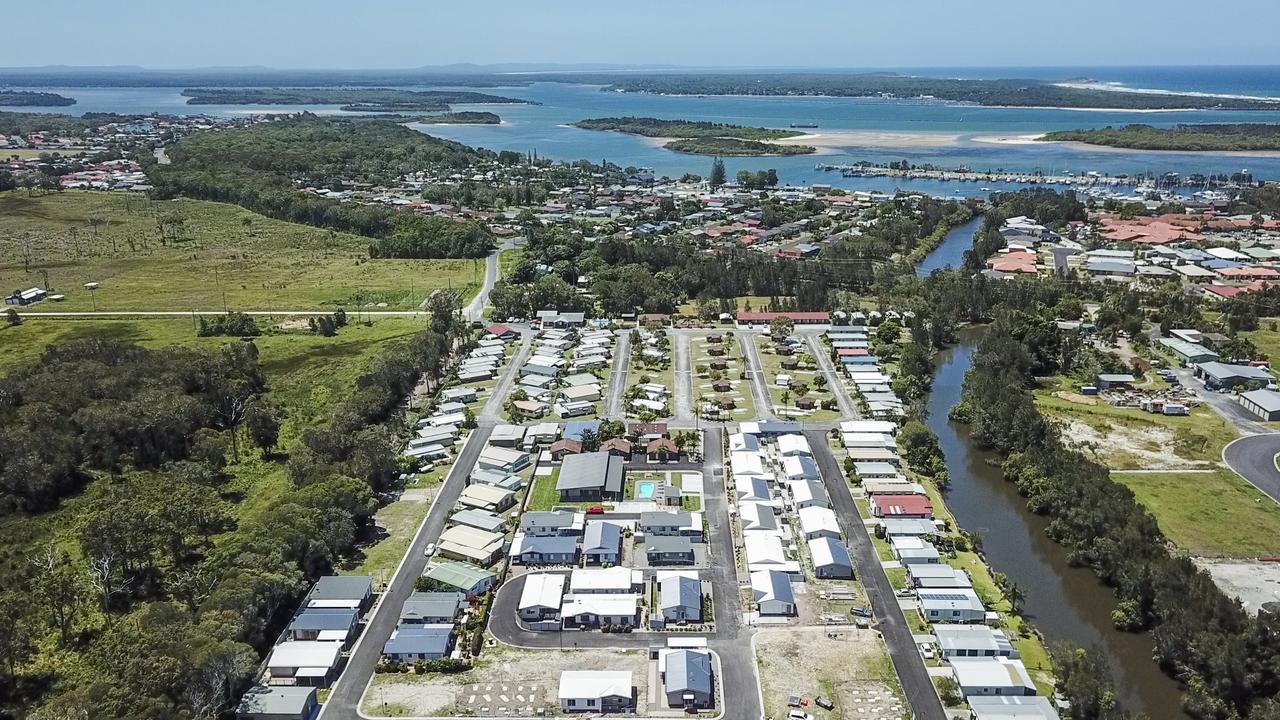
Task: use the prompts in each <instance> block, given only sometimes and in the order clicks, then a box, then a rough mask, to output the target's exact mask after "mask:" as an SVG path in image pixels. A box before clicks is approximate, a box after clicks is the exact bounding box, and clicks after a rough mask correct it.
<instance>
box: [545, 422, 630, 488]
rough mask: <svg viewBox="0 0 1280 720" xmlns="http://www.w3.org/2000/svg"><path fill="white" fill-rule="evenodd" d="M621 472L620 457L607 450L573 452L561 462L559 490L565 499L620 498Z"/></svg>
mask: <svg viewBox="0 0 1280 720" xmlns="http://www.w3.org/2000/svg"><path fill="white" fill-rule="evenodd" d="M566 435H567V433H566ZM622 476H623V462H622V458H620V457H617V456H614V455H610V454H609V453H607V452H591V453H583V454H581V455H570V456H567V457H566V458H565V459H564V463H563V464H562V465H561V466H560V476H559V477H558V478H556V490H557V491H558V492H559V494H560V499H561V500H562V501H564V502H584V501H588V502H589V501H593V500H597V501H598V500H621V499H622V479H623V477H622Z"/></svg>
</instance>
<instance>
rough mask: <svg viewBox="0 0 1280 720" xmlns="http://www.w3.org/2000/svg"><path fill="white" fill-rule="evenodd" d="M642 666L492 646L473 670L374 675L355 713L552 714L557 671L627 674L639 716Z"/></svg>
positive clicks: (625, 655)
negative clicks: (447, 673) (447, 672)
mask: <svg viewBox="0 0 1280 720" xmlns="http://www.w3.org/2000/svg"><path fill="white" fill-rule="evenodd" d="M648 668H649V660H648V657H647V656H646V655H645V653H643V652H640V651H622V650H522V649H517V648H512V647H508V646H505V645H497V646H495V647H491V648H487V649H486V650H485V651H484V652H483V653H481V656H480V660H479V662H478V663H477V664H476V667H475V668H473V669H471V670H469V671H467V672H464V673H458V674H456V675H441V674H434V675H412V674H400V673H397V674H378V675H375V676H374V678H373V683H372V684H371V685H370V686H369V689H368V690H367V691H366V692H365V696H364V700H363V701H362V703H361V707H360V709H361V710H362V711H363V712H364V714H366V715H371V716H382V717H421V716H426V715H431V716H441V715H444V716H449V715H466V716H481V717H502V716H512V717H533V716H534V715H535V714H536V713H537V712H538V711H539V710H541V709H544V708H545V709H554V710H555V711H556V712H557V714H558V712H559V708H560V706H559V703H558V701H557V699H556V698H557V693H558V691H559V687H560V672H561V671H562V670H630V671H631V678H632V682H633V683H634V685H635V688H636V697H637V699H638V703H637V710H638V714H640V715H645V714H647V709H648V707H649V703H648V693H649V688H648V685H649V681H648V679H649V672H648Z"/></svg>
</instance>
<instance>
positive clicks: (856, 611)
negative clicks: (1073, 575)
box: [849, 607, 871, 618]
mask: <svg viewBox="0 0 1280 720" xmlns="http://www.w3.org/2000/svg"><path fill="white" fill-rule="evenodd" d="M849 614H850V615H855V616H857V617H864V618H869V617H871V608H865V607H856V608H850V609H849Z"/></svg>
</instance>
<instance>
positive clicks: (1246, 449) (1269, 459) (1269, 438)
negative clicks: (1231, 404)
mask: <svg viewBox="0 0 1280 720" xmlns="http://www.w3.org/2000/svg"><path fill="white" fill-rule="evenodd" d="M1277 453H1280V433H1266V434H1264V435H1246V436H1245V437H1242V438H1239V439H1238V440H1234V441H1232V442H1231V443H1229V444H1228V445H1227V446H1226V447H1225V448H1223V449H1222V460H1223V461H1224V462H1225V463H1226V464H1227V466H1228V467H1230V468H1231V469H1232V470H1234V471H1236V473H1237V474H1239V475H1240V477H1242V478H1244V479H1245V480H1248V481H1249V482H1250V483H1251V484H1252V485H1253V486H1254V487H1256V488H1258V489H1259V490H1261V491H1262V492H1263V493H1264V494H1265V495H1266V496H1267V497H1269V498H1271V499H1272V500H1274V501H1276V502H1278V503H1280V470H1277V469H1276V454H1277Z"/></svg>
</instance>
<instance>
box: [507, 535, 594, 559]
mask: <svg viewBox="0 0 1280 720" xmlns="http://www.w3.org/2000/svg"><path fill="white" fill-rule="evenodd" d="M509 555H510V557H511V562H513V563H516V564H517V565H573V564H575V563H576V562H577V561H578V538H577V537H576V536H574V535H543V536H538V535H525V534H524V533H516V534H515V537H514V538H513V539H512V541H511V550H510V552H509Z"/></svg>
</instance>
